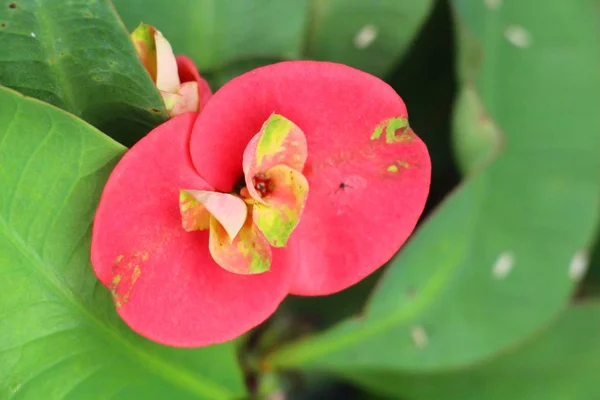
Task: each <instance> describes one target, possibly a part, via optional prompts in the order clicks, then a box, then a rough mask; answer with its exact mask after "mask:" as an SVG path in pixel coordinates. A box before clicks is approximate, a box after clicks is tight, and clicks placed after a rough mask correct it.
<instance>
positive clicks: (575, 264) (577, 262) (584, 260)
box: [569, 251, 590, 280]
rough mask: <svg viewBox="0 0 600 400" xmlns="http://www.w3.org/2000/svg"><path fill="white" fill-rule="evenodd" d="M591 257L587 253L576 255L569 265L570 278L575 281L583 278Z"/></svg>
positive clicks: (581, 252) (580, 252)
mask: <svg viewBox="0 0 600 400" xmlns="http://www.w3.org/2000/svg"><path fill="white" fill-rule="evenodd" d="M589 261H590V259H589V256H588V254H587V252H585V251H579V252H577V253H575V255H574V256H573V258H572V259H571V262H570V263H569V277H570V278H571V279H573V280H579V279H581V278H583V276H584V275H585V272H586V271H587V267H588V264H589Z"/></svg>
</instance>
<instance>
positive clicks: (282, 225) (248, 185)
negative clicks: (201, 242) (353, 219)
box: [179, 114, 308, 274]
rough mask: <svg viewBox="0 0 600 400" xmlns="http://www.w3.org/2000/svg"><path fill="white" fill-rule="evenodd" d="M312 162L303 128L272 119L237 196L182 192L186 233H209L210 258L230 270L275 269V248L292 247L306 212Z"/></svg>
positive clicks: (247, 158)
mask: <svg viewBox="0 0 600 400" xmlns="http://www.w3.org/2000/svg"><path fill="white" fill-rule="evenodd" d="M306 157H307V143H306V138H305V137H304V133H303V132H302V131H301V130H300V128H299V127H298V126H296V125H295V124H294V123H293V122H291V121H290V120H288V119H286V118H285V117H283V116H281V115H277V114H273V115H271V116H270V117H269V119H268V120H267V121H266V122H265V123H264V124H263V126H262V128H261V130H260V131H259V132H258V133H257V134H256V135H255V136H254V137H253V138H252V139H251V140H250V142H249V143H248V145H247V146H246V149H245V150H244V154H243V160H242V168H243V171H244V177H243V180H242V181H240V182H238V184H237V185H235V187H234V191H233V193H220V192H212V191H206V190H193V189H190V190H187V189H186V190H181V191H180V197H179V208H180V212H181V217H182V226H183V228H184V229H185V230H186V231H195V230H204V229H209V230H210V233H209V243H208V246H209V250H210V254H211V255H212V257H213V259H214V260H215V262H216V263H217V264H218V265H219V266H221V267H222V268H224V269H226V270H228V271H231V272H234V273H238V274H255V273H262V272H265V271H267V270H269V268H270V265H271V246H272V247H285V246H286V243H287V241H288V239H289V238H290V235H291V234H292V232H293V231H294V229H295V228H296V225H297V224H298V222H299V221H300V217H301V215H302V212H303V210H304V204H305V203H306V197H307V195H308V181H307V180H306V177H305V176H304V175H302V170H303V169H304V164H305V163H306Z"/></svg>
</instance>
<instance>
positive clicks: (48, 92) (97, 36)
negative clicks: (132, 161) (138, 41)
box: [0, 0, 167, 145]
mask: <svg viewBox="0 0 600 400" xmlns="http://www.w3.org/2000/svg"><path fill="white" fill-rule="evenodd" d="M13 5H14V6H13ZM0 43H2V51H1V52H0V83H1V84H2V85H4V86H7V87H10V88H13V89H15V90H18V91H20V92H22V93H23V94H25V95H28V96H32V97H36V98H38V99H40V100H43V101H45V102H48V103H51V104H53V105H55V106H57V107H60V108H63V109H65V110H67V111H69V112H71V113H73V114H75V115H77V116H78V117H80V118H82V119H84V120H86V121H87V122H89V123H90V124H92V125H94V126H95V127H97V128H98V129H100V130H102V131H103V132H105V133H107V134H109V135H110V136H112V137H113V138H115V139H117V140H119V141H120V142H122V143H124V144H126V145H129V144H133V143H134V142H135V141H137V140H138V139H140V138H141V137H142V136H144V135H145V134H146V133H147V132H148V131H150V130H151V129H152V128H154V127H155V126H156V125H158V124H159V123H161V122H163V121H165V120H166V119H167V114H166V111H165V109H164V105H163V102H162V98H161V97H160V94H159V92H158V90H157V89H156V88H155V87H154V84H153V83H152V80H151V78H150V75H148V73H147V72H146V70H145V69H144V68H143V66H142V64H141V62H140V61H139V60H138V58H137V55H136V53H135V50H134V48H133V45H132V43H131V41H130V40H129V36H128V34H127V32H126V31H125V29H124V27H123V25H122V24H121V22H120V21H119V19H118V16H117V15H116V13H115V12H114V10H113V8H112V6H111V5H110V2H109V1H108V0H61V1H54V0H15V1H12V0H3V1H1V2H0Z"/></svg>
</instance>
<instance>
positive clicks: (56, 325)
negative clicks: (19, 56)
mask: <svg viewBox="0 0 600 400" xmlns="http://www.w3.org/2000/svg"><path fill="white" fill-rule="evenodd" d="M0 104H2V107H0V160H2V161H1V163H0V187H1V188H2V190H1V191H0V398H3V399H10V398H23V399H41V398H44V399H63V398H69V399H88V398H90V399H91V398H95V399H97V398H101V399H108V398H143V399H165V398H177V399H197V398H205V399H211V400H212V399H231V398H233V397H236V396H238V397H239V396H242V395H243V393H244V389H243V385H242V380H241V376H240V371H239V370H238V368H237V365H236V361H235V356H234V352H233V346H232V345H231V344H224V345H220V346H214V347H208V348H203V349H195V350H191V349H190V350H185V349H173V348H168V347H164V346H160V345H158V344H155V343H152V342H150V341H147V340H145V339H143V338H142V337H140V336H138V335H137V334H135V333H133V332H132V331H131V330H130V329H129V328H127V327H126V326H125V324H124V323H123V322H122V321H121V320H120V318H119V317H118V316H117V314H116V313H115V311H114V305H113V303H112V301H111V299H110V294H109V293H108V291H107V290H106V289H105V288H104V287H103V286H102V285H101V284H100V283H99V282H98V281H97V280H96V277H95V275H94V273H93V271H92V268H91V266H90V263H89V245H90V233H91V231H90V229H91V224H92V218H93V215H94V210H95V208H96V204H97V201H98V198H99V196H100V193H101V191H102V188H103V186H104V183H105V181H106V179H107V176H108V174H109V173H110V171H111V169H112V167H113V166H114V164H115V162H116V161H117V159H118V158H119V157H120V156H121V155H122V154H123V152H124V151H125V148H124V147H122V146H121V145H119V144H117V143H116V142H113V141H112V140H110V139H109V138H108V137H106V136H104V135H102V134H101V133H100V132H98V131H97V130H96V129H94V128H93V127H91V126H90V125H87V124H86V123H84V122H83V121H81V120H78V119H77V118H75V117H73V116H72V115H70V114H67V113H66V112H64V111H61V110H58V109H55V108H54V107H52V106H49V105H47V104H44V103H41V102H39V101H37V100H33V99H29V98H25V97H23V96H21V95H19V94H17V93H16V92H13V91H10V90H8V89H4V88H0Z"/></svg>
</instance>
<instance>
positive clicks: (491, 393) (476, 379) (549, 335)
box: [349, 303, 600, 400]
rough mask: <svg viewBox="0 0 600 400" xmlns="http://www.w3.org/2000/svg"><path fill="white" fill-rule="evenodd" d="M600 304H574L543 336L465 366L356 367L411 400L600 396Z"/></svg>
mask: <svg viewBox="0 0 600 400" xmlns="http://www.w3.org/2000/svg"><path fill="white" fill-rule="evenodd" d="M599 337H600V303H596V304H594V303H590V304H585V305H578V306H576V307H574V308H572V309H569V310H568V311H567V312H565V314H564V315H563V316H561V318H560V319H559V321H558V322H557V323H556V324H554V325H553V326H552V327H551V328H550V329H548V330H547V331H546V332H544V333H543V334H542V335H541V336H539V337H536V338H535V339H534V340H531V341H530V342H528V343H526V344H525V345H524V346H522V347H519V348H516V349H510V350H509V351H508V352H507V353H505V354H502V355H501V356H500V357H498V358H497V359H494V360H492V361H490V362H488V363H485V364H482V365H477V366H476V367H475V368H471V369H467V370H464V371H454V372H447V373H441V374H432V375H421V374H393V373H388V372H387V371H383V372H381V371H379V372H378V371H376V370H370V371H360V372H358V371H354V373H353V375H352V376H351V377H349V378H352V379H354V380H356V381H359V382H361V383H362V384H363V385H365V386H367V387H369V388H371V389H372V390H374V391H376V392H382V393H385V394H387V395H391V396H395V397H396V398H400V399H406V400H440V399H444V400H506V399H518V400H566V399H572V400H596V399H599V398H600V385H598V370H600V341H599V340H598V338H599Z"/></svg>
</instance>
